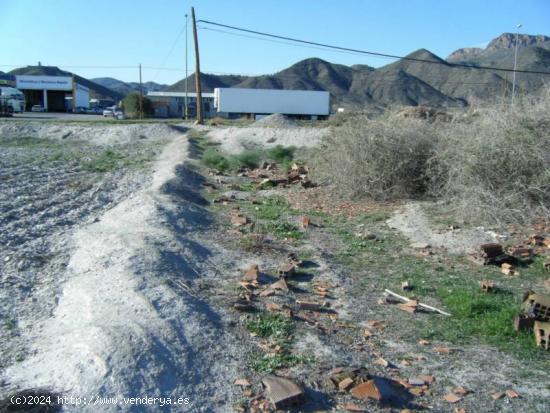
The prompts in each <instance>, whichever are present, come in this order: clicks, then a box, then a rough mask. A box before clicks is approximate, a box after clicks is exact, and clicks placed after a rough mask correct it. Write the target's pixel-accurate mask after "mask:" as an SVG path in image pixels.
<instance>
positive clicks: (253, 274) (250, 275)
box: [243, 264, 260, 281]
mask: <svg viewBox="0 0 550 413" xmlns="http://www.w3.org/2000/svg"><path fill="white" fill-rule="evenodd" d="M259 271H260V270H259V267H258V265H256V264H254V265H252V266H251V267H250V268H249V269H248V270H246V271H245V272H244V275H243V280H245V281H258V274H259Z"/></svg>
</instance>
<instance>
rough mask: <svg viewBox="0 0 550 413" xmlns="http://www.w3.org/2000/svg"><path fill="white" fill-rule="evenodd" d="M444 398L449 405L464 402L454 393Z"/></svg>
mask: <svg viewBox="0 0 550 413" xmlns="http://www.w3.org/2000/svg"><path fill="white" fill-rule="evenodd" d="M443 398H444V399H445V400H446V401H448V402H449V403H458V402H459V401H461V400H462V397H460V396H457V395H456V394H453V393H449V394H446V395H445V396H443Z"/></svg>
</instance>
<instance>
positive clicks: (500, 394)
mask: <svg viewBox="0 0 550 413" xmlns="http://www.w3.org/2000/svg"><path fill="white" fill-rule="evenodd" d="M503 397H504V393H503V392H501V391H497V392H496V393H493V394H491V398H492V399H493V400H498V399H502V398H503Z"/></svg>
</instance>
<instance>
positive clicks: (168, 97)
mask: <svg viewBox="0 0 550 413" xmlns="http://www.w3.org/2000/svg"><path fill="white" fill-rule="evenodd" d="M147 98H148V99H149V100H151V102H152V103H153V107H154V108H155V117H158V118H183V117H184V115H185V113H184V112H185V92H148V93H147ZM202 107H203V114H204V117H206V118H210V117H213V116H216V108H215V107H214V94H213V93H203V94H202ZM196 114H197V94H196V93H195V92H188V93H187V115H188V116H189V117H190V118H193V117H195V116H196Z"/></svg>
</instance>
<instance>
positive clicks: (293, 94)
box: [214, 88, 330, 118]
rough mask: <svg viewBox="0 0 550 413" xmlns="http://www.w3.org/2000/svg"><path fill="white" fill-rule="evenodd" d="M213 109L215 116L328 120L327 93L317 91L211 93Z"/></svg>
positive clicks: (224, 90)
mask: <svg viewBox="0 0 550 413" xmlns="http://www.w3.org/2000/svg"><path fill="white" fill-rule="evenodd" d="M214 106H215V107H216V110H217V111H218V112H219V113H226V114H243V115H269V114H273V113H281V114H283V115H295V116H300V117H303V116H306V117H312V118H316V117H319V116H328V114H329V110H330V93H329V92H326V91H317V90H279V89H242V88H216V89H214Z"/></svg>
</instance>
